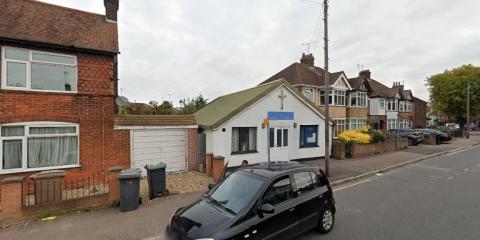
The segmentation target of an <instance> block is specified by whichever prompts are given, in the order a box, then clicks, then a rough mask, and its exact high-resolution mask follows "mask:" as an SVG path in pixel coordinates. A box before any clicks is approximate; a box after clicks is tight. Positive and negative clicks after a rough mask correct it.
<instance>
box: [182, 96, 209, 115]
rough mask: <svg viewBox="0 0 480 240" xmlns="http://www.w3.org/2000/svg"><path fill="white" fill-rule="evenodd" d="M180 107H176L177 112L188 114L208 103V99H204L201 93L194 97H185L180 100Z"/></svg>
mask: <svg viewBox="0 0 480 240" xmlns="http://www.w3.org/2000/svg"><path fill="white" fill-rule="evenodd" d="M179 103H180V107H178V108H177V112H178V114H182V115H190V114H193V113H195V112H196V111H198V110H200V109H201V108H203V107H205V106H206V105H207V103H208V99H205V98H204V97H203V96H202V94H200V95H198V96H197V97H195V98H192V99H190V98H187V99H182V100H180V102H179Z"/></svg>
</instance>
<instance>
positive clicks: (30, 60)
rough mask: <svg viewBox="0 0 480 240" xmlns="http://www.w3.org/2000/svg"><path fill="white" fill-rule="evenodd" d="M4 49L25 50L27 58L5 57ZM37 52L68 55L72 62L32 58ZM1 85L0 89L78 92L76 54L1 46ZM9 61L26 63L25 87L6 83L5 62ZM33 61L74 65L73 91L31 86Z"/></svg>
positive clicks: (55, 64)
mask: <svg viewBox="0 0 480 240" xmlns="http://www.w3.org/2000/svg"><path fill="white" fill-rule="evenodd" d="M6 49H16V50H20V51H27V53H28V60H26V61H24V60H17V59H7V56H6V55H7V53H6ZM34 53H38V54H46V55H52V56H59V57H70V58H73V59H74V63H73V64H68V63H55V62H48V61H39V60H33V54H34ZM1 55H2V56H1V61H2V64H1V69H2V71H1V78H2V79H1V86H0V89H4V90H15V91H33V92H52V93H66V94H75V93H78V61H77V56H76V55H70V54H61V53H54V52H47V51H40V50H34V49H28V48H18V47H10V46H2V48H1ZM9 62H12V63H22V64H25V65H26V79H25V80H26V83H25V87H11V86H8V85H7V64H8V63H9ZM33 63H40V64H46V65H50V66H69V67H74V68H75V84H76V86H75V91H59V90H44V89H33V88H32V64H33Z"/></svg>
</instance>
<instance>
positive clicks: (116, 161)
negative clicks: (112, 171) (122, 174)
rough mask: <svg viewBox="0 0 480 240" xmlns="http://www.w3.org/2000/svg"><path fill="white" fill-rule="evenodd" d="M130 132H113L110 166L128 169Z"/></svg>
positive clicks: (129, 163)
mask: <svg viewBox="0 0 480 240" xmlns="http://www.w3.org/2000/svg"><path fill="white" fill-rule="evenodd" d="M130 165H131V162H130V130H114V131H113V143H112V157H111V162H110V166H122V167H124V168H126V169H127V168H130Z"/></svg>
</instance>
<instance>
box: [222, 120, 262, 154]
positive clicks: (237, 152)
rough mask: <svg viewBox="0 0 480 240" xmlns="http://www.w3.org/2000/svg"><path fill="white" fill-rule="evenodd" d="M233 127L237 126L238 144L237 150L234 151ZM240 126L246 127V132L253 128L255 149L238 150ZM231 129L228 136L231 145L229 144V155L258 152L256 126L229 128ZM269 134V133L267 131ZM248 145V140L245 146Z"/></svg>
mask: <svg viewBox="0 0 480 240" xmlns="http://www.w3.org/2000/svg"><path fill="white" fill-rule="evenodd" d="M235 128H238V131H239V133H238V138H239V139H238V144H239V147H238V151H236V152H234V151H233V129H235ZM241 128H246V129H248V132H250V129H251V128H252V129H255V149H254V150H250V149H248V150H247V151H241V150H240V129H241ZM231 131H232V134H231V138H230V141H231V143H230V144H231V145H230V152H231V153H230V154H231V155H239V154H249V153H258V128H257V127H232V128H231ZM269 134H270V133H269ZM248 145H250V142H248V143H247V146H248Z"/></svg>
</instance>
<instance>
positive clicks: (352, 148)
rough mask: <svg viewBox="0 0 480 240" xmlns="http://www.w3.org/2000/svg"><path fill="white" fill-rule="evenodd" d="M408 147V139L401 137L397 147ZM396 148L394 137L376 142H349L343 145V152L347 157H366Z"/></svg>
mask: <svg viewBox="0 0 480 240" xmlns="http://www.w3.org/2000/svg"><path fill="white" fill-rule="evenodd" d="M407 147H408V140H407V139H406V138H401V139H400V142H399V148H400V149H405V148H407ZM396 150H397V142H396V140H395V139H391V140H386V141H384V142H378V143H376V144H357V143H349V144H346V145H345V152H346V153H347V154H346V155H347V157H348V158H360V157H368V156H373V155H376V154H381V153H386V152H393V151H396Z"/></svg>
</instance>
